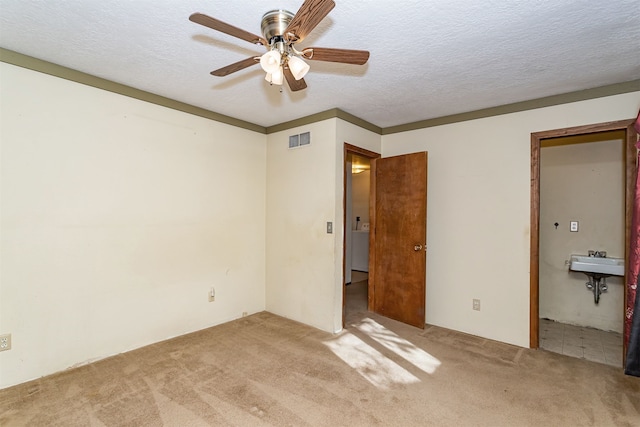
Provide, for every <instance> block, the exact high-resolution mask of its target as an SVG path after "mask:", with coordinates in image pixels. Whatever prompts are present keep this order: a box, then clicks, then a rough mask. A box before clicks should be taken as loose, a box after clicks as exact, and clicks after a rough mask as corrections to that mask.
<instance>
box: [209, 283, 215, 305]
mask: <svg viewBox="0 0 640 427" xmlns="http://www.w3.org/2000/svg"><path fill="white" fill-rule="evenodd" d="M215 300H216V288H214V287H213V286H212V287H211V290H210V291H209V302H214V301H215Z"/></svg>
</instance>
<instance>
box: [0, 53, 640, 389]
mask: <svg viewBox="0 0 640 427" xmlns="http://www.w3.org/2000/svg"><path fill="white" fill-rule="evenodd" d="M0 67H2V68H1V69H0V71H1V73H0V76H1V77H0V78H1V83H2V97H1V98H0V99H1V102H2V105H1V107H2V115H1V116H0V120H1V123H0V125H1V126H0V162H1V163H0V174H1V175H0V176H1V179H2V181H1V184H0V197H1V202H2V203H1V210H0V218H1V221H0V262H1V267H2V269H1V273H0V332H2V333H12V334H13V349H12V350H11V351H8V352H3V353H0V387H3V386H7V385H11V384H15V383H18V382H22V381H26V380H28V379H31V378H35V377H38V376H40V375H45V374H49V373H52V372H55V371H57V370H61V369H65V368H67V367H69V366H71V365H74V364H81V363H85V362H87V361H90V360H93V359H97V358H102V357H105V356H108V355H111V354H115V353H119V352H122V351H126V350H129V349H132V348H136V347H140V346H142V345H145V344H148V343H152V342H156V341H159V340H163V339H166V338H169V337H172V336H176V335H180V334H184V333H186V332H189V331H193V330H197V329H201V328H204V327H207V326H211V325H215V324H218V323H221V322H224V321H226V320H230V319H233V318H236V317H239V316H240V315H241V313H242V312H243V311H246V312H248V313H252V312H256V311H260V310H262V309H265V307H266V309H268V310H270V311H272V312H274V313H276V314H280V315H283V316H286V317H289V318H292V319H295V320H299V321H302V322H304V323H307V324H309V325H313V326H316V327H319V328H321V329H324V330H327V331H338V330H340V328H341V322H342V274H343V272H342V264H343V249H344V248H343V211H344V206H343V186H344V183H343V173H344V168H343V163H344V159H343V144H344V142H348V143H350V144H352V145H356V146H359V147H362V148H365V149H368V150H371V151H375V152H382V154H383V155H384V156H391V155H395V154H404V153H411V152H417V151H424V150H426V151H429V162H430V163H429V196H428V197H429V203H428V244H429V252H428V255H427V277H426V278H427V315H426V321H427V322H428V323H431V324H435V325H440V326H444V327H447V328H452V329H455V330H459V331H463V332H468V333H472V334H475V335H479V336H483V337H487V338H492V339H496V340H500V341H504V342H508V343H513V344H517V345H522V346H528V339H529V323H528V318H529V241H530V236H529V219H530V218H529V215H530V205H529V197H530V133H531V132H536V131H542V130H548V129H557V128H563V127H569V126H577V125H583V124H590V123H600V122H605V121H610V120H620V119H623V118H631V117H634V116H635V114H636V113H637V111H638V109H639V107H640V92H634V93H628V94H624V95H617V96H611V97H606V98H599V99H593V100H589V101H582V102H576V103H571V104H564V105H559V106H555V107H548V108H543V109H538V110H532V111H525V112H520V113H513V114H508V115H502V116H497V117H491V118H486V119H479V120H472V121H468V122H462V123H456V124H451V125H444V126H438V127H433V128H427V129H421V130H416V131H411V132H404V133H398V134H392V135H385V136H383V137H381V136H379V135H377V134H374V133H372V132H369V131H366V130H364V129H362V128H360V127H358V126H355V125H352V124H351V123H348V122H345V121H343V120H341V119H329V120H325V121H323V122H319V123H315V124H312V125H308V126H303V127H300V128H297V129H291V130H288V131H285V132H280V133H275V134H272V135H268V136H265V135H261V134H257V133H253V132H250V131H246V130H242V129H238V128H234V127H231V126H227V125H223V124H220V123H216V122H213V121H210V120H206V119H203V118H198V117H195V116H191V115H188V114H184V113H180V112H177V111H173V110H169V109H166V108H163V107H159V106H155V105H151V104H147V103H144V102H141V101H137V100H134V99H129V98H126V97H123V96H120V95H116V94H113V93H109V92H104V91H101V90H98V89H94V88H90V87H87V86H83V85H79V84H76V83H72V82H68V81H65V80H60V79H57V78H54V77H50V76H46V75H43V74H39V73H35V72H32V71H28V70H25V69H21V68H17V67H13V66H11V65H7V64H4V63H3V64H0ZM304 131H310V132H311V135H312V145H311V146H310V147H304V148H299V149H297V150H288V148H287V146H288V143H287V142H288V139H287V137H288V135H290V134H294V133H299V132H304ZM265 142H266V144H265ZM265 181H266V184H265ZM327 221H331V222H333V225H334V233H333V234H331V235H328V234H326V222H327ZM212 285H213V286H215V287H216V289H217V296H216V302H215V303H209V302H207V298H206V294H207V292H208V289H209V288H210V287H211V286H212ZM473 298H479V299H481V301H482V311H480V312H476V311H472V309H471V301H472V299H473Z"/></svg>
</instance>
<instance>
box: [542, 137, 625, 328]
mask: <svg viewBox="0 0 640 427" xmlns="http://www.w3.org/2000/svg"><path fill="white" fill-rule="evenodd" d="M623 150H624V145H623V141H622V140H617V141H600V142H589V143H581V144H569V145H557V146H551V147H544V148H542V150H541V154H540V317H543V318H549V319H553V320H557V321H561V322H564V323H570V324H574V325H580V326H589V327H593V328H598V329H602V330H606V331H617V332H622V322H623V305H624V292H623V291H624V288H623V282H624V280H623V278H621V277H610V278H608V279H607V283H608V285H609V290H608V292H606V293H603V294H602V295H601V296H600V302H599V303H598V304H597V305H596V304H595V303H594V295H593V292H592V291H589V290H588V289H587V288H586V287H585V282H586V281H587V276H586V275H584V274H583V273H578V272H570V271H569V269H568V266H567V265H566V262H567V261H568V260H569V258H570V255H571V254H584V255H586V254H587V252H588V251H589V250H590V249H593V250H604V251H607V256H610V257H617V258H624V227H625V225H624V185H625V169H624V151H623ZM570 221H579V229H578V232H571V231H569V222H570ZM556 222H557V223H559V224H560V225H559V226H558V228H557V229H556V227H555V226H554V224H555V223H556Z"/></svg>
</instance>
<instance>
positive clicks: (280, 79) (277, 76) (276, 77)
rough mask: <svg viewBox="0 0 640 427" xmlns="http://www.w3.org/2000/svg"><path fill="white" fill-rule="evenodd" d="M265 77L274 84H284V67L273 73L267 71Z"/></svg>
mask: <svg viewBox="0 0 640 427" xmlns="http://www.w3.org/2000/svg"><path fill="white" fill-rule="evenodd" d="M264 79H265V80H266V81H268V82H269V83H271V84H272V85H279V86H280V85H282V83H284V73H283V72H282V68H278V69H277V70H276V71H275V72H273V73H267V75H266V76H265V78H264Z"/></svg>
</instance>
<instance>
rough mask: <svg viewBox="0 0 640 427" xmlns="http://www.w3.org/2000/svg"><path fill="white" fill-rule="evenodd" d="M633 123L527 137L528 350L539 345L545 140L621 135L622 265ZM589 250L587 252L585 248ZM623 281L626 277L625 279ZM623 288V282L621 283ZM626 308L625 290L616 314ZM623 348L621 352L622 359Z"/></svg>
mask: <svg viewBox="0 0 640 427" xmlns="http://www.w3.org/2000/svg"><path fill="white" fill-rule="evenodd" d="M634 121H635V119H629V120H622V121H616V122H607V123H600V124H596V125H588V126H578V127H573V128H566V129H556V130H551V131H545V132H536V133H532V134H531V258H530V313H529V314H530V319H529V325H530V335H529V336H530V339H529V345H530V347H531V348H538V347H539V344H540V320H539V316H540V305H539V304H540V283H539V282H540V154H541V153H540V151H541V147H542V146H543V143H544V141H545V140H550V139H553V138H560V137H569V136H575V137H584V136H589V135H597V134H601V133H604V132H616V131H619V132H621V133H620V135H621V138H622V140H623V145H624V147H623V153H624V160H623V161H624V179H623V185H624V189H623V194H624V201H625V206H624V230H625V231H624V233H625V234H624V258H625V265H627V264H628V260H629V253H628V248H629V238H630V235H629V230H630V224H631V209H632V203H633V186H634V180H635V174H636V173H637V172H636V170H637V167H636V164H635V153H636V148H635V143H636V141H637V133H636V131H635V129H633V123H634ZM589 249H590V248H589ZM625 274H626V272H625ZM625 278H626V275H625ZM623 283H624V284H626V280H624V281H623ZM625 304H626V289H625V296H624V302H623V305H622V306H621V307H620V311H621V312H623V313H624V307H625ZM624 354H626V348H623V356H624Z"/></svg>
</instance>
